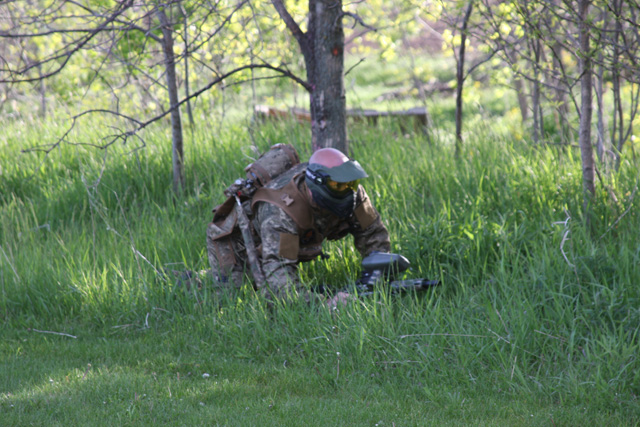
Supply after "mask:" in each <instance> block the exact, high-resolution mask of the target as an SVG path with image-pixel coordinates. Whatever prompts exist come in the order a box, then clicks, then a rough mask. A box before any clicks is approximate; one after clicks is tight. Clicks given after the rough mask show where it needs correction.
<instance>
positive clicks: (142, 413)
mask: <svg viewBox="0 0 640 427" xmlns="http://www.w3.org/2000/svg"><path fill="white" fill-rule="evenodd" d="M432 114H434V117H433V118H434V122H435V123H438V124H439V126H440V127H438V128H436V129H434V130H433V132H432V133H431V140H430V142H427V140H426V139H425V137H424V136H423V135H419V134H404V133H401V132H400V131H399V128H398V127H397V126H396V124H395V123H393V122H386V123H382V124H381V125H380V126H379V127H377V128H367V127H360V126H358V125H352V126H351V125H350V129H349V132H350V140H351V149H352V151H353V153H352V154H353V157H355V158H357V159H358V160H359V161H360V162H361V163H362V164H363V165H364V167H365V168H366V170H367V171H368V173H369V175H370V178H369V179H368V180H367V181H366V182H365V186H366V188H367V191H368V193H369V195H370V196H371V197H372V199H373V202H374V204H375V205H376V206H377V208H378V210H379V211H380V213H381V215H382V217H383V218H384V220H385V222H386V224H387V226H388V228H389V230H390V233H391V238H392V250H393V251H394V252H399V253H402V254H404V255H405V256H406V257H408V258H409V259H410V260H411V261H412V270H411V272H410V275H411V276H412V277H431V278H439V279H440V280H441V281H442V286H441V287H439V288H437V289H434V290H433V291H430V292H425V293H423V294H419V295H405V296H402V297H394V298H391V299H389V298H388V297H387V296H386V295H385V294H383V293H380V294H376V295H375V296H374V297H372V298H368V299H363V300H358V301H354V302H352V303H351V304H349V305H348V306H346V307H344V308H340V309H338V310H336V311H331V310H329V309H327V308H325V307H320V306H307V305H305V304H304V303H302V302H291V301H288V302H283V303H281V304H279V305H278V306H277V307H276V308H275V309H270V308H268V307H267V306H266V304H265V302H264V301H263V300H261V299H260V298H259V297H258V296H257V295H255V294H254V293H253V290H252V289H250V288H246V289H244V290H243V291H242V292H239V293H237V294H229V295H224V296H218V295H216V294H215V293H213V292H212V290H211V289H210V287H208V286H205V287H204V288H203V289H201V290H198V291H196V292H193V293H189V292H184V290H182V289H176V287H175V286H174V281H173V280H171V279H167V278H166V277H165V276H163V275H159V274H158V272H159V271H163V270H164V269H170V270H183V269H191V270H202V269H205V268H207V265H206V253H205V229H206V225H207V223H208V221H209V220H210V218H211V212H210V211H211V208H212V207H213V206H214V205H216V204H217V203H219V202H220V201H221V199H222V194H221V189H222V188H223V187H224V186H225V185H226V184H228V183H229V182H231V181H232V180H234V179H235V178H236V177H238V176H240V175H241V173H242V168H243V167H244V165H246V164H247V163H248V162H249V161H250V158H251V157H252V156H255V151H254V150H253V149H252V142H253V143H254V144H255V146H257V147H258V150H264V149H266V148H268V147H269V146H270V145H271V144H273V143H276V142H289V143H292V144H294V145H295V146H296V147H297V148H298V149H299V151H300V153H301V155H302V157H308V155H309V143H308V141H309V134H308V130H307V129H306V128H305V127H302V126H299V125H295V124H287V123H285V124H279V125H265V126H262V127H251V128H249V126H248V125H247V124H246V123H240V124H238V125H236V126H229V127H225V128H221V129H219V130H218V129H212V128H211V127H207V126H206V123H201V124H200V125H199V126H198V128H197V130H196V131H195V133H194V135H193V137H190V138H189V143H188V145H187V147H186V164H187V174H188V176H187V186H186V191H185V194H184V195H182V196H180V197H178V198H176V197H175V196H174V195H173V194H172V193H171V171H170V164H171V159H170V145H169V138H168V136H167V135H166V134H165V133H164V132H162V131H160V130H159V129H157V128H156V129H151V130H149V131H148V132H147V133H146V134H145V135H144V137H145V143H146V147H145V148H144V149H141V150H135V148H136V146H135V145H127V146H117V145H114V146H112V147H110V148H109V149H108V150H106V151H104V150H97V149H94V148H91V147H85V146H73V145H69V144H64V145H61V146H60V147H59V148H56V149H54V150H53V151H52V152H51V153H50V154H49V155H48V156H45V155H44V154H43V153H26V154H20V153H19V151H20V149H24V148H26V147H31V146H34V145H37V144H41V143H43V142H48V141H52V140H55V137H56V135H59V134H60V133H61V132H63V127H62V126H63V125H62V124H53V123H50V124H46V125H34V124H33V123H17V122H12V123H5V124H4V128H5V134H4V136H3V137H2V139H0V165H1V166H0V167H1V168H2V169H1V170H0V189H1V192H0V285H1V297H0V316H1V317H2V320H3V322H2V326H1V327H0V328H1V329H0V330H1V332H0V334H1V338H2V339H1V340H0V355H1V362H0V363H1V364H2V365H1V367H0V369H1V371H2V372H3V375H1V376H0V412H1V414H2V416H1V417H0V418H1V421H0V424H2V425H30V424H35V425H106V424H109V425H112V424H115V425H148V424H151V423H163V424H168V425H301V424H305V425H369V426H374V425H377V426H393V425H395V426H404V425H469V424H471V425H518V426H520V425H532V426H534V425H535V426H538V425H550V426H558V425H579V424H587V423H588V424H590V425H593V424H596V425H637V424H638V423H640V410H639V403H638V394H639V393H640V361H639V360H638V354H639V353H640V352H639V350H640V349H639V347H640V340H639V336H638V334H639V332H640V288H639V287H638V284H639V283H640V220H639V214H640V212H639V210H638V208H637V200H636V191H635V189H636V186H637V183H638V177H637V175H638V169H637V165H636V164H634V162H633V160H632V156H631V154H630V153H629V155H628V157H627V158H625V159H624V161H623V162H622V167H621V170H620V172H619V173H618V174H616V175H613V176H612V177H610V178H606V177H605V178H606V181H605V182H606V184H607V186H609V187H610V188H611V190H612V191H614V192H615V194H617V195H618V198H619V200H618V203H615V202H614V201H612V199H611V198H610V197H609V195H608V193H607V191H605V190H604V189H603V188H602V185H600V184H599V192H598V195H597V198H596V204H595V205H594V206H592V207H591V209H592V212H593V214H592V219H591V222H590V225H589V226H588V227H587V226H585V222H584V218H583V214H582V187H581V171H580V163H579V162H580V159H579V153H577V152H572V149H571V148H566V147H565V148H558V147H557V146H531V145H528V144H527V143H526V142H524V141H521V140H518V138H514V137H513V135H514V134H515V133H516V132H518V130H517V129H516V128H514V127H513V126H512V125H508V124H509V123H511V122H512V121H511V120H510V119H509V116H508V114H509V112H508V111H507V112H501V115H500V116H494V115H493V114H494V113H493V112H491V111H488V110H484V111H474V110H473V109H471V110H470V116H469V117H471V119H470V120H469V121H468V122H467V129H469V130H470V131H469V132H468V134H467V136H466V140H465V145H464V148H463V153H462V156H461V157H460V158H459V159H456V158H454V156H453V147H452V141H451V135H450V132H447V129H446V128H444V126H445V125H446V124H447V123H448V121H447V120H448V118H449V117H450V111H442V112H440V111H438V110H437V109H434V110H432ZM248 130H250V132H248ZM108 132H109V130H108V129H105V127H104V126H101V125H100V124H98V123H95V124H93V126H89V128H88V129H85V130H78V134H77V135H76V140H78V141H84V142H95V141H98V140H99V138H100V136H101V135H102V134H103V133H108ZM326 249H327V252H328V253H330V254H331V258H330V259H328V260H325V261H315V262H312V263H309V264H308V265H305V266H304V268H302V271H301V272H300V274H301V276H302V278H303V280H304V281H305V283H308V284H309V286H313V285H314V284H317V283H328V284H330V285H332V286H334V287H336V288H338V287H341V286H343V285H345V284H347V283H349V282H350V281H353V280H354V279H355V278H357V276H358V274H359V261H360V259H359V256H358V255H357V254H356V253H355V252H354V249H353V248H352V245H351V242H350V241H349V240H346V241H343V242H338V243H333V244H330V245H327V247H326Z"/></svg>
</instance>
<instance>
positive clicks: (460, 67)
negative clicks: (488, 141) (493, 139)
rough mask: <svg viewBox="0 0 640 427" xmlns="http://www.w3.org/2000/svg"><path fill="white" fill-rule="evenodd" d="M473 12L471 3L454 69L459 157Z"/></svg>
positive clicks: (468, 7) (465, 15)
mask: <svg viewBox="0 0 640 427" xmlns="http://www.w3.org/2000/svg"><path fill="white" fill-rule="evenodd" d="M472 10H473V1H470V2H469V4H468V5H467V10H466V11H465V14H464V18H463V21H462V30H461V32H460V49H459V50H458V63H457V67H456V83H457V87H456V151H455V156H456V157H458V156H460V151H461V150H462V91H463V88H464V54H465V48H466V46H465V45H466V44H467V28H468V26H469V19H470V18H471V11H472Z"/></svg>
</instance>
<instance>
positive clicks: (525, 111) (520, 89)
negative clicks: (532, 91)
mask: <svg viewBox="0 0 640 427" xmlns="http://www.w3.org/2000/svg"><path fill="white" fill-rule="evenodd" d="M513 85H514V86H515V89H516V95H517V97H518V105H519V106H520V116H521V117H522V124H523V125H524V123H525V122H526V121H527V119H528V118H529V105H528V104H527V95H526V93H525V91H524V90H525V86H524V82H523V81H522V79H521V78H520V77H516V78H515V79H514V80H513Z"/></svg>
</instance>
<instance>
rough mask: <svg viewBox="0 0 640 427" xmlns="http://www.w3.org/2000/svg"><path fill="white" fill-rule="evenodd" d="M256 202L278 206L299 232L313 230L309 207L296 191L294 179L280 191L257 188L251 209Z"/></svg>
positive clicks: (301, 195) (297, 190)
mask: <svg viewBox="0 0 640 427" xmlns="http://www.w3.org/2000/svg"><path fill="white" fill-rule="evenodd" d="M256 202H268V203H271V204H274V205H276V206H278V207H279V208H280V209H282V210H283V211H285V212H286V213H287V215H289V216H290V217H291V218H292V219H293V220H294V221H295V223H296V224H297V225H298V227H299V228H300V229H301V230H309V229H311V228H313V216H312V214H311V206H309V203H307V201H306V198H305V197H304V195H303V194H302V193H301V192H300V190H299V189H298V186H297V185H296V182H295V177H294V179H291V180H290V181H289V183H287V185H285V186H284V187H282V188H281V189H275V188H265V187H262V188H259V189H258V190H257V191H256V194H254V195H253V198H252V200H251V207H252V208H253V205H255V203H256Z"/></svg>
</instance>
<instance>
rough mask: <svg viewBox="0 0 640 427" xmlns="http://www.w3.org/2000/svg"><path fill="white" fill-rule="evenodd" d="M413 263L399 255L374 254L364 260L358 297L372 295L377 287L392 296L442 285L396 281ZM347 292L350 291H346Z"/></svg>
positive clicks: (414, 281) (422, 280) (412, 280)
mask: <svg viewBox="0 0 640 427" xmlns="http://www.w3.org/2000/svg"><path fill="white" fill-rule="evenodd" d="M410 265H411V263H410V262H409V260H408V259H406V258H405V257H403V256H402V255H399V254H392V253H385V252H372V253H371V254H369V255H368V256H366V257H365V258H363V259H362V273H361V276H360V278H359V279H358V281H357V282H356V285H355V287H356V292H357V294H358V295H362V296H366V295H372V294H373V291H374V289H375V288H376V287H382V289H387V288H388V290H389V291H390V292H391V294H400V293H405V292H413V291H423V290H426V289H429V288H432V287H434V286H437V285H439V284H440V281H439V280H428V279H405V280H396V277H399V276H400V275H401V274H402V273H404V272H405V271H406V270H407V269H408V268H409V266H410ZM345 291H346V292H349V291H350V290H347V289H345Z"/></svg>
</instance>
